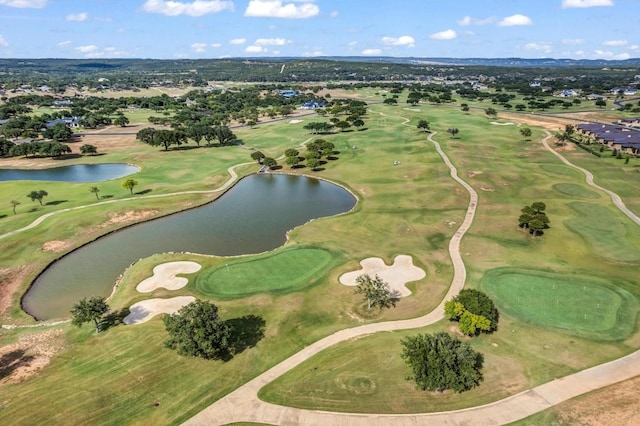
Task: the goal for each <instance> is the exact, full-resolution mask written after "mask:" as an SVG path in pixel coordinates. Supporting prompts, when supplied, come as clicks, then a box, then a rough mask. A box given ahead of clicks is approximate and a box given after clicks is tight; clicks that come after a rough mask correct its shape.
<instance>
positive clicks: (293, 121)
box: [289, 120, 302, 124]
mask: <svg viewBox="0 0 640 426" xmlns="http://www.w3.org/2000/svg"><path fill="white" fill-rule="evenodd" d="M289 123H290V124H298V123H302V120H289Z"/></svg>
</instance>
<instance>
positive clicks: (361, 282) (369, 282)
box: [354, 274, 396, 309]
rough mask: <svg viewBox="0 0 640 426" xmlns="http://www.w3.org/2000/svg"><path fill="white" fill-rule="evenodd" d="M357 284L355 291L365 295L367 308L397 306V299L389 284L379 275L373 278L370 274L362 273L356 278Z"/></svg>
mask: <svg viewBox="0 0 640 426" xmlns="http://www.w3.org/2000/svg"><path fill="white" fill-rule="evenodd" d="M356 283H358V285H357V286H356V288H355V290H354V292H355V293H356V294H362V295H364V298H365V299H366V300H367V309H371V308H374V307H378V308H380V309H382V308H390V307H392V306H396V299H395V298H394V297H393V294H392V293H391V290H389V284H387V283H386V282H384V281H382V280H381V279H380V277H378V276H377V275H376V276H375V278H371V277H370V276H369V275H368V274H363V275H360V276H359V277H358V278H356Z"/></svg>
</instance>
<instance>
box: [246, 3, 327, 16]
mask: <svg viewBox="0 0 640 426" xmlns="http://www.w3.org/2000/svg"><path fill="white" fill-rule="evenodd" d="M319 13H320V8H319V7H318V5H316V4H314V3H313V0H311V1H309V0H304V1H302V3H301V4H299V5H298V4H296V3H287V4H284V3H283V1H282V0H250V1H249V5H248V6H247V10H245V11H244V16H255V17H261V18H287V19H304V18H311V17H313V16H316V15H317V14H319Z"/></svg>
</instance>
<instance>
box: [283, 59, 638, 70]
mask: <svg viewBox="0 0 640 426" xmlns="http://www.w3.org/2000/svg"><path fill="white" fill-rule="evenodd" d="M292 59H294V58H292ZM315 59H325V60H330V61H342V62H385V63H392V64H419V65H454V66H483V67H533V68H559V67H588V68H593V67H633V66H640V58H631V59H625V60H605V59H555V58H541V59H527V58H413V57H408V58H398V57H393V56H324V57H319V58H315Z"/></svg>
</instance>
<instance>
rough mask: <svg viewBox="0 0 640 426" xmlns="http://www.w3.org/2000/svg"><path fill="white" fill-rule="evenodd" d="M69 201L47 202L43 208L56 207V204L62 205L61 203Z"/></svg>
mask: <svg viewBox="0 0 640 426" xmlns="http://www.w3.org/2000/svg"><path fill="white" fill-rule="evenodd" d="M67 201H69V200H56V201H49V202H48V203H45V204H44V205H45V206H57V205H58V204H62V203H66V202H67Z"/></svg>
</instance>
